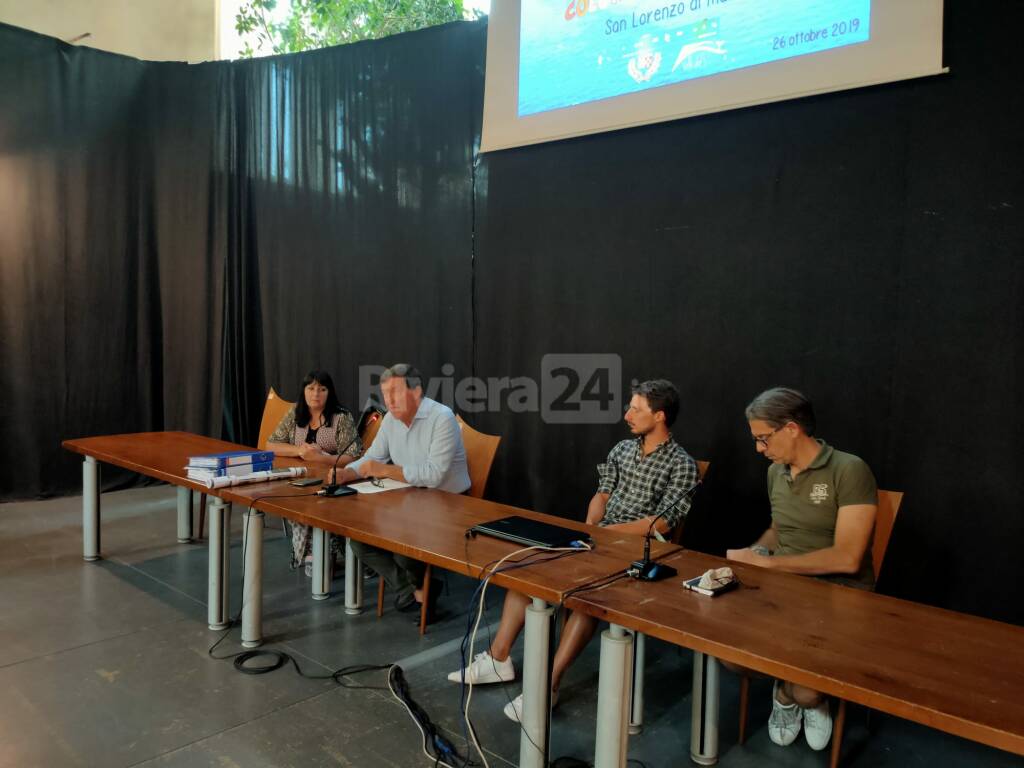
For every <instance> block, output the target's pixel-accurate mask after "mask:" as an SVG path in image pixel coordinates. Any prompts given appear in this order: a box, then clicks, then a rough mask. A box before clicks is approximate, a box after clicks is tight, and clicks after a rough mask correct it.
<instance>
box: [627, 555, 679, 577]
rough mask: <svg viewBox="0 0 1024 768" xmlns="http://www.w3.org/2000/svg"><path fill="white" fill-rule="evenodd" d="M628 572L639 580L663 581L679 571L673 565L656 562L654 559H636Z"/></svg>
mask: <svg viewBox="0 0 1024 768" xmlns="http://www.w3.org/2000/svg"><path fill="white" fill-rule="evenodd" d="M627 573H628V574H629V575H630V576H632V577H633V578H634V579H636V580H637V581H661V580H662V579H670V578H672V577H673V576H675V575H677V574H678V573H679V572H678V571H677V570H676V569H675V568H673V567H672V566H671V565H665V564H664V563H658V562H654V561H653V560H636V561H634V563H633V564H632V565H631V566H630V567H629V570H628V571H627Z"/></svg>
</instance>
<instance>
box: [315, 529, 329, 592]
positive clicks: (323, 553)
mask: <svg viewBox="0 0 1024 768" xmlns="http://www.w3.org/2000/svg"><path fill="white" fill-rule="evenodd" d="M333 570H334V558H332V557H331V534H329V533H328V532H327V531H325V530H323V529H321V528H314V529H313V599H314V600H326V599H327V598H328V597H330V596H331V579H332V578H333V576H334V573H333Z"/></svg>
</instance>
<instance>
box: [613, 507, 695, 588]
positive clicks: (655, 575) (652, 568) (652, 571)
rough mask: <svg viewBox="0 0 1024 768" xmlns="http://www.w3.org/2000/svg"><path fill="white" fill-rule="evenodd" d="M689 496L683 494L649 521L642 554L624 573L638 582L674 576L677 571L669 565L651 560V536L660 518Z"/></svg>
mask: <svg viewBox="0 0 1024 768" xmlns="http://www.w3.org/2000/svg"><path fill="white" fill-rule="evenodd" d="M688 495H689V494H685V493H684V494H683V495H682V496H680V497H679V501H677V502H676V503H675V504H673V505H671V506H670V507H667V508H665V509H664V510H662V511H661V512H660V513H658V515H657V516H656V517H655V518H654V519H653V520H651V524H650V525H649V526H647V533H645V534H644V554H643V557H642V558H640V559H639V560H634V561H633V562H632V564H631V565H630V566H629V568H628V569H626V573H627V574H629V575H630V576H632V577H633V578H634V579H637V580H638V581H661V580H662V579H668V578H671V577H672V576H675V575H676V574H677V573H678V571H676V569H675V568H673V567H672V566H671V565H665V564H664V563H657V562H653V561H652V560H651V534H652V532H653V531H654V525H655V523H657V522H658V521H659V520H660V519H661V518H663V517H664V516H665V515H666V514H667V513H668V512H670V511H671V510H673V509H675V508H676V507H678V506H679V504H680V502H682V500H683V499H685V498H686V497H687V496H688Z"/></svg>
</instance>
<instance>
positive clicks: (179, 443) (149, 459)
mask: <svg viewBox="0 0 1024 768" xmlns="http://www.w3.org/2000/svg"><path fill="white" fill-rule="evenodd" d="M61 445H62V446H63V447H64V449H65V450H68V451H72V452H74V453H80V454H82V455H83V456H91V457H93V458H94V459H96V460H98V461H102V462H104V463H106V464H113V465H114V466H117V467H123V468H124V469H129V470H131V471H132V472H138V473H139V474H140V475H146V476H147V477H153V478H156V479H157V480H163V481H164V482H167V483H172V484H173V485H182V486H185V487H186V488H192V489H193V490H197V491H202V492H203V493H208V494H211V495H213V496H220V495H222V494H221V493H220V491H215V490H211V489H209V488H207V487H206V486H205V485H204V484H203V483H197V482H195V481H194V480H189V479H188V478H187V477H186V476H185V465H186V464H188V459H189V457H190V456H202V455H204V454H209V453H224V452H226V451H254V450H256V449H255V448H250V447H248V446H245V445H238V444H236V443H228V442H225V441H224V440H215V439H214V438H212V437H203V436H201V435H193V434H192V433H191V432H134V433H131V434H126V435H104V436H102V437H79V438H75V439H74V440H65V441H64V442H62V443H61ZM276 465H277V462H276V461H275V466H276ZM282 466H284V465H282Z"/></svg>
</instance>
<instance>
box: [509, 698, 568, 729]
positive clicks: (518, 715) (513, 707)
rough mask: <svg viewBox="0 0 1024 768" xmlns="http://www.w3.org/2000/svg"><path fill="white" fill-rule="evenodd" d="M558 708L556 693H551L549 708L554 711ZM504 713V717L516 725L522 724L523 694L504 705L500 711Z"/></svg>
mask: <svg viewBox="0 0 1024 768" xmlns="http://www.w3.org/2000/svg"><path fill="white" fill-rule="evenodd" d="M556 706H558V692H557V691H555V692H552V694H551V708H552V709H554V708H555V707H556ZM502 712H504V713H505V717H507V718H508V719H509V720H512V721H514V722H517V723H521V722H523V694H521V693H520V694H519V695H518V696H516V697H515V698H514V699H512V701H510V702H509V703H508V704H506V705H505V709H503V710H502Z"/></svg>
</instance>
